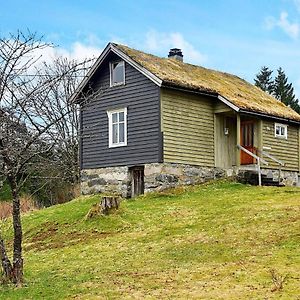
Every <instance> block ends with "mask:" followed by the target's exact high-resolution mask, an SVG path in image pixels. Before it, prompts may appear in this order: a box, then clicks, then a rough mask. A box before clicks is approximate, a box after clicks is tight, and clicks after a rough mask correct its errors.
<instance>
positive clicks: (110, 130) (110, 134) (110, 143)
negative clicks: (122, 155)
mask: <svg viewBox="0 0 300 300" xmlns="http://www.w3.org/2000/svg"><path fill="white" fill-rule="evenodd" d="M121 112H123V113H124V142H118V143H113V121H112V115H113V114H115V113H121ZM107 116H108V147H109V148H115V147H123V146H127V107H124V108H119V109H113V110H108V111H107ZM119 123H120V122H119V117H118V124H119ZM118 128H119V126H118ZM118 136H119V135H118Z"/></svg>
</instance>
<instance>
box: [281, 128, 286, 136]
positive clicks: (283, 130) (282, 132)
mask: <svg viewBox="0 0 300 300" xmlns="http://www.w3.org/2000/svg"><path fill="white" fill-rule="evenodd" d="M281 135H282V136H285V128H284V127H281Z"/></svg>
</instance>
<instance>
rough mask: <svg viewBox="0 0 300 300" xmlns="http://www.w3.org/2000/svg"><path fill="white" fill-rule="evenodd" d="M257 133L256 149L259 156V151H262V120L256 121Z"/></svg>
mask: <svg viewBox="0 0 300 300" xmlns="http://www.w3.org/2000/svg"><path fill="white" fill-rule="evenodd" d="M257 131H258V137H257V138H258V139H257V144H258V145H257V147H258V150H259V153H260V154H261V151H262V150H263V120H259V121H258V130H257ZM258 156H259V155H258ZM261 157H262V156H261Z"/></svg>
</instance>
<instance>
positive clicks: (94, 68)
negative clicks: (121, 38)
mask: <svg viewBox="0 0 300 300" xmlns="http://www.w3.org/2000/svg"><path fill="white" fill-rule="evenodd" d="M110 52H113V53H115V54H117V55H118V56H119V57H121V58H122V59H123V60H124V61H125V62H127V63H128V64H130V65H131V66H132V67H134V68H135V69H137V70H138V71H139V72H141V73H142V74H143V75H145V76H146V77H147V78H149V79H150V80H151V81H152V82H154V83H155V84H156V85H158V86H161V85H162V80H161V79H160V78H158V77H157V76H155V75H154V74H152V73H151V72H149V71H148V70H147V69H145V68H144V67H143V66H141V65H140V64H138V63H136V62H135V61H134V60H133V59H132V58H130V57H129V56H128V55H126V54H125V53H123V52H122V51H121V50H120V49H118V48H117V47H116V46H115V45H114V44H113V43H109V44H108V45H107V46H106V47H105V48H104V50H103V51H102V53H101V54H100V56H99V57H98V59H97V60H96V62H95V63H94V64H93V66H92V67H91V68H90V70H89V71H88V73H87V75H86V76H85V78H84V79H83V80H82V81H81V83H80V84H79V85H78V87H77V88H76V90H75V92H74V93H73V94H72V96H71V97H70V102H71V103H74V102H76V100H77V98H78V95H79V94H80V93H81V92H82V90H83V89H84V87H85V86H86V85H87V84H88V82H89V81H90V79H91V78H92V76H93V75H94V74H95V72H96V71H97V70H98V68H99V67H100V66H101V64H102V63H103V61H104V60H105V58H106V57H107V56H108V54H109V53H110Z"/></svg>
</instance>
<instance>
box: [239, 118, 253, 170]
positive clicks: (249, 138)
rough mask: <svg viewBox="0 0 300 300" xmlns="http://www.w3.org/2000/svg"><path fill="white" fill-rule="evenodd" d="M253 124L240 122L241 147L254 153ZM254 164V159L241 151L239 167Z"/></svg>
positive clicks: (251, 122)
mask: <svg viewBox="0 0 300 300" xmlns="http://www.w3.org/2000/svg"><path fill="white" fill-rule="evenodd" d="M253 144H254V122H253V121H242V122H241V146H242V147H244V148H245V149H247V150H248V151H250V152H252V153H255V152H256V149H255V148H254V145H253ZM253 163H254V158H253V157H252V156H251V155H249V154H247V153H246V152H244V151H241V165H250V164H253Z"/></svg>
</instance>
